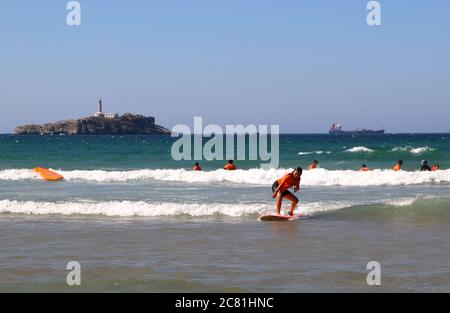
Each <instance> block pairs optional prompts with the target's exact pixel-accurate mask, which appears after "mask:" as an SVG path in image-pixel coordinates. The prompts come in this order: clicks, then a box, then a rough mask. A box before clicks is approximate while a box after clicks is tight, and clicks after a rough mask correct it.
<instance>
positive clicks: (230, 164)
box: [223, 160, 237, 171]
mask: <svg viewBox="0 0 450 313" xmlns="http://www.w3.org/2000/svg"><path fill="white" fill-rule="evenodd" d="M223 169H224V170H227V171H235V170H237V166H236V164H234V162H233V160H230V161H228V163H227V164H226V165H225V166H224V168H223Z"/></svg>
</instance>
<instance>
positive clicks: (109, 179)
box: [0, 169, 450, 186]
mask: <svg viewBox="0 0 450 313" xmlns="http://www.w3.org/2000/svg"><path fill="white" fill-rule="evenodd" d="M290 171H292V169H277V170H276V169H271V170H263V169H249V170H237V171H224V170H215V171H203V172H194V171H187V170H184V169H166V170H163V169H157V170H150V169H143V170H133V171H102V170H92V171H87V170H83V171H80V170H77V171H58V172H59V173H61V174H62V175H63V176H64V177H65V179H66V180H67V181H88V182H98V183H126V182H133V181H145V180H157V181H170V182H185V183H205V184H209V183H221V182H226V183H234V184H247V185H266V186H267V185H271V184H272V183H273V182H274V181H275V179H277V178H280V177H282V176H283V175H285V174H286V173H288V172H290ZM0 180H13V181H14V180H41V178H40V177H39V175H38V174H37V173H35V172H33V171H32V170H26V169H22V170H3V171H0ZM430 183H433V184H441V183H443V184H448V183H450V170H441V171H436V172H419V171H415V172H407V171H400V172H394V171H392V170H373V171H369V172H359V171H351V170H335V171H330V170H326V169H315V170H312V171H304V172H303V176H302V185H304V186H383V185H388V186H398V185H420V184H430Z"/></svg>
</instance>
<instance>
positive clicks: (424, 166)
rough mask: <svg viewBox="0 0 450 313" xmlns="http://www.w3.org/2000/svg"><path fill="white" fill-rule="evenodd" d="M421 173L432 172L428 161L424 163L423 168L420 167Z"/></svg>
mask: <svg viewBox="0 0 450 313" xmlns="http://www.w3.org/2000/svg"><path fill="white" fill-rule="evenodd" d="M420 171H421V172H431V167H429V166H428V161H427V160H423V161H422V166H421V167H420Z"/></svg>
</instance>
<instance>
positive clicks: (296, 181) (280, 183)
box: [272, 167, 303, 216]
mask: <svg viewBox="0 0 450 313" xmlns="http://www.w3.org/2000/svg"><path fill="white" fill-rule="evenodd" d="M302 172H303V169H302V168H301V167H297V168H296V169H295V170H294V171H293V172H291V173H289V174H286V175H285V176H283V177H282V178H280V179H278V180H276V181H275V182H274V183H273V185H272V192H273V194H272V198H277V214H278V215H279V214H280V212H281V204H282V202H283V198H287V199H288V200H290V201H291V202H292V203H291V210H290V211H289V215H291V216H292V215H294V210H295V207H296V206H297V203H298V198H297V197H296V196H294V194H293V193H291V192H290V191H289V190H288V189H289V188H291V187H294V192H297V191H299V190H300V177H301V176H302Z"/></svg>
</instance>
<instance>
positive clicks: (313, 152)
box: [298, 151, 331, 155]
mask: <svg viewBox="0 0 450 313" xmlns="http://www.w3.org/2000/svg"><path fill="white" fill-rule="evenodd" d="M325 153H326V154H330V153H331V151H310V152H299V153H298V155H308V154H325Z"/></svg>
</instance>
